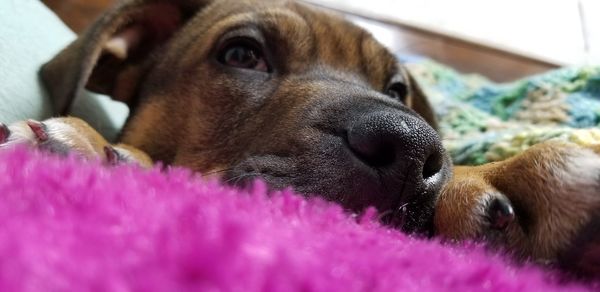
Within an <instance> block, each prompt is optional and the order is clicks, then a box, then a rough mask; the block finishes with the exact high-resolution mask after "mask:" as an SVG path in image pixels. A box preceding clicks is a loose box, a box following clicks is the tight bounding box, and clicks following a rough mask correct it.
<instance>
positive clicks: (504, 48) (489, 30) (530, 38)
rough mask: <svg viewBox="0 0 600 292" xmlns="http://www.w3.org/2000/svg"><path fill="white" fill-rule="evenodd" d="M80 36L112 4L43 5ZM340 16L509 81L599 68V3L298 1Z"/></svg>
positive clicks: (97, 0)
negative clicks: (560, 69) (574, 68)
mask: <svg viewBox="0 0 600 292" xmlns="http://www.w3.org/2000/svg"><path fill="white" fill-rule="evenodd" d="M42 2H44V3H45V4H46V5H47V6H48V7H50V8H51V9H52V10H54V12H55V13H57V14H58V15H59V17H61V18H62V19H63V21H64V22H65V23H66V24H67V25H68V26H69V27H70V28H71V29H73V30H74V31H75V32H81V31H82V30H83V29H84V28H85V27H86V26H87V25H89V24H90V22H92V21H93V20H94V19H95V18H96V17H97V16H98V15H99V14H100V13H101V12H102V11H103V10H105V9H107V8H108V7H109V6H110V5H112V4H113V3H114V2H115V0H42ZM305 2H309V3H311V4H313V5H317V6H321V7H324V8H327V9H331V10H335V11H338V12H342V13H344V14H346V15H348V18H350V19H351V20H353V21H355V22H356V23H358V24H359V25H361V26H363V27H365V28H367V29H368V30H370V31H371V32H372V33H373V34H374V35H375V36H376V37H377V38H378V39H379V40H380V41H381V42H383V43H384V44H385V45H387V46H388V47H389V48H390V49H391V50H392V51H394V52H396V53H399V54H403V55H423V56H427V57H430V58H432V59H435V60H437V61H439V62H442V63H445V64H448V65H450V66H452V67H454V68H456V69H457V70H459V71H461V72H464V73H479V74H482V75H484V76H487V77H488V78H490V79H492V80H494V81H501V82H502V81H511V80H514V79H518V78H521V77H524V76H527V75H531V74H535V73H540V72H544V71H547V70H550V69H553V68H557V67H560V66H569V65H582V64H600V1H599V0H552V1H547V0H485V1H482V0H367V1H365V0H305Z"/></svg>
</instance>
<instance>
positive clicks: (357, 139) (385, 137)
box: [347, 110, 445, 201]
mask: <svg viewBox="0 0 600 292" xmlns="http://www.w3.org/2000/svg"><path fill="white" fill-rule="evenodd" d="M436 137H437V134H436V133H435V131H434V130H433V129H432V128H431V127H430V126H429V125H427V124H426V123H424V122H423V121H422V120H420V119H419V118H418V117H415V116H413V115H409V114H406V113H404V112H402V111H399V110H382V111H375V112H371V113H368V114H364V115H362V116H360V117H359V118H358V119H356V120H353V121H351V122H350V124H349V125H348V129H347V145H348V147H349V148H350V150H351V151H352V153H353V154H354V155H355V156H356V157H357V158H359V160H360V161H361V162H362V163H363V164H364V165H365V166H367V167H368V168H371V169H374V170H376V171H377V172H378V173H379V174H380V175H381V178H382V182H381V183H382V184H383V185H386V186H388V187H389V188H397V189H398V190H399V191H400V192H402V190H404V191H403V192H402V193H398V194H397V195H398V196H400V197H401V198H398V199H400V200H401V201H406V200H408V199H409V198H407V197H408V196H410V195H411V193H414V191H415V190H417V189H418V190H420V191H423V192H427V193H436V192H437V191H439V189H440V188H441V185H442V183H443V182H444V177H443V175H442V173H441V171H442V168H443V167H444V163H445V162H444V157H443V150H442V149H443V148H442V145H441V143H440V140H439V139H436ZM403 196H404V197H405V198H402V197H403Z"/></svg>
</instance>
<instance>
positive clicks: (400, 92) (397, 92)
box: [385, 82, 408, 103]
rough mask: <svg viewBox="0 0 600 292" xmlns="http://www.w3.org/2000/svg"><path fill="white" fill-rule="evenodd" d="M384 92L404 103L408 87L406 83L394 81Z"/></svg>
mask: <svg viewBox="0 0 600 292" xmlns="http://www.w3.org/2000/svg"><path fill="white" fill-rule="evenodd" d="M385 94H387V95H388V96H390V97H391V98H393V99H395V100H397V101H399V102H402V103H404V102H405V101H406V97H407V96H408V88H407V87H406V84H404V83H400V82H396V83H393V84H392V85H390V86H389V87H388V88H387V89H386V90H385Z"/></svg>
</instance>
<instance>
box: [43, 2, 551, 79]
mask: <svg viewBox="0 0 600 292" xmlns="http://www.w3.org/2000/svg"><path fill="white" fill-rule="evenodd" d="M42 2H44V3H45V4H46V5H47V6H48V7H50V8H51V9H52V10H53V11H54V12H55V13H56V14H58V16H59V17H61V18H62V19H63V21H64V22H65V23H66V24H67V25H68V26H69V27H70V28H71V29H73V30H74V31H75V32H81V31H82V30H83V29H84V28H85V27H86V26H88V25H89V24H90V23H91V22H93V21H94V19H96V18H97V17H98V15H99V14H100V13H102V11H103V10H105V9H106V8H108V7H110V5H111V4H113V3H114V2H116V1H115V0H42ZM368 21H370V22H372V23H374V24H376V25H379V26H381V27H384V28H385V29H389V30H390V31H391V32H392V34H393V35H394V45H393V49H394V51H395V52H398V53H402V54H418V55H423V56H428V57H430V58H433V59H435V60H437V61H439V62H442V63H445V64H448V65H450V66H452V67H454V68H456V69H458V70H459V71H461V72H465V73H479V74H482V75H485V76H487V77H488V78H490V79H492V80H495V81H510V80H514V79H518V78H521V77H524V76H527V75H531V74H535V73H540V72H544V71H547V70H550V69H553V68H556V66H554V65H552V64H548V63H544V62H540V61H536V60H532V59H528V58H524V57H521V56H517V55H513V54H510V53H507V52H502V51H498V50H495V49H492V48H488V47H483V46H479V45H477V44H473V43H468V42H464V41H460V40H457V39H453V38H449V37H446V36H442V35H436V34H433V33H429V32H426V31H420V30H418V29H414V28H410V27H406V26H402V25H399V24H393V23H382V22H378V21H375V20H368Z"/></svg>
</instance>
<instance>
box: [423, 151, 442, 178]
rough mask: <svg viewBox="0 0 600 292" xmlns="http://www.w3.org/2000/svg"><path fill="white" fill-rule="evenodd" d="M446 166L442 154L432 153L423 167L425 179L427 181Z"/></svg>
mask: <svg viewBox="0 0 600 292" xmlns="http://www.w3.org/2000/svg"><path fill="white" fill-rule="evenodd" d="M443 166H444V159H443V157H442V154H441V153H439V152H438V151H436V152H434V153H432V154H430V155H429V157H427V159H426V160H425V164H424V165H423V179H424V180H427V179H428V178H430V177H432V176H434V175H435V174H437V173H438V172H440V170H442V167H443Z"/></svg>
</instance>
